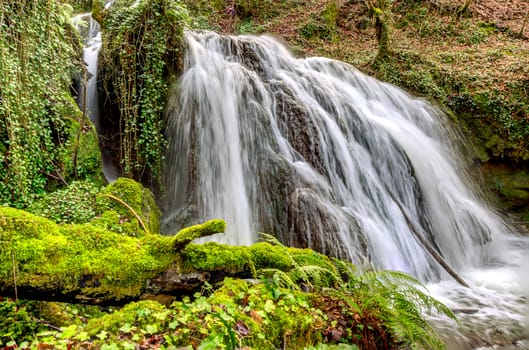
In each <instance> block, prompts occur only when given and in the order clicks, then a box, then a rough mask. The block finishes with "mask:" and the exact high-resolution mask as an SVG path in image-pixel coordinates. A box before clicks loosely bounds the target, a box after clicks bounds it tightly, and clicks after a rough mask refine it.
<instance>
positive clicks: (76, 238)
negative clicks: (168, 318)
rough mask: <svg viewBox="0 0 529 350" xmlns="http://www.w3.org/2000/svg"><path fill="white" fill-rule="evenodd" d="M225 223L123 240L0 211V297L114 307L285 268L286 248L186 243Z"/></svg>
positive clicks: (17, 212) (93, 230) (93, 228)
mask: <svg viewBox="0 0 529 350" xmlns="http://www.w3.org/2000/svg"><path fill="white" fill-rule="evenodd" d="M224 228H225V223H224V221H222V220H211V221H208V222H206V223H204V224H201V225H196V226H192V227H189V228H186V229H184V230H182V231H180V232H179V233H177V234H176V235H175V236H161V235H157V234H150V233H145V234H143V235H140V236H137V237H129V236H126V235H125V236H124V235H122V234H118V233H115V232H112V231H108V230H105V229H102V228H100V227H96V226H94V225H90V224H83V225H57V224H55V223H53V222H51V221H50V220H47V219H44V218H41V217H38V216H35V215H32V214H29V213H27V212H25V211H22V210H17V209H13V208H0V254H1V255H2V257H3V259H1V260H0V295H1V296H10V297H18V298H21V299H34V300H47V301H64V302H71V303H89V304H100V305H105V304H106V305H109V304H110V305H120V304H124V303H127V302H129V301H132V300H138V299H142V298H146V297H150V296H153V295H157V296H160V295H162V296H163V295H169V296H173V297H174V296H181V295H190V294H193V293H194V292H196V291H199V290H200V289H201V288H202V287H203V286H204V285H205V283H206V282H207V283H210V284H215V283H217V282H220V281H222V280H223V279H224V277H228V276H231V277H236V278H255V277H256V269H259V268H262V267H270V268H278V269H282V270H287V269H289V268H290V267H291V265H292V261H291V259H288V258H287V256H288V254H286V253H285V250H286V249H288V250H289V252H291V251H296V250H295V249H292V248H286V247H282V246H273V245H270V244H268V243H257V244H254V245H253V246H250V247H234V246H226V245H221V244H217V243H207V244H193V243H190V242H191V241H192V240H193V239H195V238H198V237H204V236H208V235H211V234H214V233H217V232H223V231H224ZM298 251H302V250H298ZM303 252H304V253H303V254H306V250H304V251H303ZM311 254H315V255H319V254H317V253H311Z"/></svg>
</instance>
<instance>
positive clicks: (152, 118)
mask: <svg viewBox="0 0 529 350" xmlns="http://www.w3.org/2000/svg"><path fill="white" fill-rule="evenodd" d="M96 3H98V2H96ZM131 3H132V1H125V0H120V1H116V2H115V3H114V4H113V6H112V8H111V9H110V10H108V9H104V8H101V7H102V6H101V5H100V6H99V7H96V8H97V9H98V12H97V15H96V18H97V19H98V20H99V21H100V22H101V27H102V28H103V38H102V39H103V47H102V50H101V55H100V67H99V70H98V71H99V76H100V79H101V82H102V84H103V88H104V91H105V94H104V96H103V97H102V98H103V102H102V103H101V106H102V108H103V110H104V113H103V117H102V119H101V130H102V132H101V136H100V137H101V142H102V147H103V148H104V149H106V150H107V151H108V152H111V153H113V154H114V155H115V157H116V158H117V159H118V160H119V166H120V168H121V175H122V176H126V177H130V178H134V179H136V180H139V181H141V182H142V183H144V184H147V185H148V186H149V187H151V188H157V187H158V185H159V176H160V174H161V173H160V171H161V166H162V155H163V151H164V150H165V146H166V140H165V139H164V137H163V131H164V127H165V125H164V119H163V111H164V107H165V104H166V101H167V92H168V87H169V85H170V82H171V81H174V80H175V79H176V76H175V74H177V73H178V71H179V64H180V50H181V45H182V32H183V29H184V27H185V26H187V24H188V23H189V22H190V17H189V16H188V14H187V10H186V8H185V7H184V6H183V5H182V4H181V3H180V2H179V1H174V0H149V1H139V2H138V3H137V4H136V5H135V6H131Z"/></svg>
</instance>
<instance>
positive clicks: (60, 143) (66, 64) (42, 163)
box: [0, 0, 81, 207]
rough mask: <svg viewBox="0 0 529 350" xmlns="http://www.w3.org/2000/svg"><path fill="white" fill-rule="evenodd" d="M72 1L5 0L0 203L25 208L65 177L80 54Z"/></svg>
mask: <svg viewBox="0 0 529 350" xmlns="http://www.w3.org/2000/svg"><path fill="white" fill-rule="evenodd" d="M71 10H72V8H71V6H69V5H64V4H61V3H60V2H59V1H48V0H32V1H29V0H21V1H11V0H0V62H1V64H0V135H1V141H0V203H1V204H9V205H12V206H16V207H25V206H26V205H28V204H29V203H31V202H32V201H33V200H34V199H35V198H36V197H37V196H38V195H40V194H42V193H44V191H45V190H46V187H47V186H48V185H49V184H50V182H56V180H57V179H61V178H63V177H64V176H63V175H64V174H62V173H63V164H62V163H63V162H62V160H61V154H62V153H61V152H63V151H64V150H65V149H67V148H68V146H69V135H70V130H69V128H70V121H69V120H70V119H73V118H74V117H75V115H76V110H77V107H76V106H75V103H74V102H73V99H72V98H71V96H70V93H69V91H70V90H69V88H70V84H71V81H72V76H73V75H75V74H76V73H77V70H78V69H79V68H78V67H81V65H80V57H79V55H77V54H76V51H75V49H74V47H75V44H76V43H77V37H76V35H75V32H74V31H73V28H72V27H71V26H70V24H69V17H70V11H71Z"/></svg>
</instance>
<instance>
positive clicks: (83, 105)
mask: <svg viewBox="0 0 529 350" xmlns="http://www.w3.org/2000/svg"><path fill="white" fill-rule="evenodd" d="M113 2H114V1H107V2H106V3H105V7H107V8H108V7H110V6H111V5H112V3H113ZM72 24H73V25H74V26H75V27H76V28H77V30H78V31H79V34H80V35H81V38H82V39H83V61H84V63H85V64H86V74H87V76H85V77H84V79H83V80H82V81H81V82H80V88H79V92H78V98H77V103H78V105H79V108H80V109H81V111H82V112H83V114H84V115H85V116H87V117H88V118H90V120H91V121H92V123H93V124H94V126H95V128H96V131H97V133H98V135H99V134H100V120H99V105H98V90H97V67H98V58H99V51H100V49H101V46H102V41H101V27H100V25H99V23H98V22H97V21H96V20H95V19H93V18H92V14H91V13H83V14H80V15H77V16H75V17H74V18H72ZM101 158H102V162H103V166H102V168H103V173H104V175H105V178H106V179H107V181H108V182H113V181H115V180H116V179H117V178H118V174H119V170H118V168H117V166H116V164H115V163H114V161H113V160H112V158H109V157H105V154H102V155H101Z"/></svg>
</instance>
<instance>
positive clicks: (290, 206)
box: [163, 32, 527, 349]
mask: <svg viewBox="0 0 529 350" xmlns="http://www.w3.org/2000/svg"><path fill="white" fill-rule="evenodd" d="M185 38H186V41H187V47H188V49H187V53H186V56H185V64H184V73H183V75H182V77H181V79H180V80H179V82H178V83H177V84H176V85H175V87H174V90H173V93H172V95H171V97H170V100H169V103H168V108H167V117H168V123H169V127H168V138H169V144H170V147H169V151H168V153H167V157H166V158H167V162H166V164H167V173H166V176H165V186H166V189H167V198H166V200H165V213H166V214H165V217H164V219H163V225H164V230H165V231H166V232H175V231H176V230H178V229H179V228H181V227H182V226H185V225H189V224H192V223H195V222H198V221H203V220H206V219H209V218H213V217H220V218H223V219H225V220H226V221H227V232H226V234H225V235H224V236H221V237H217V238H215V239H216V240H219V241H221V242H226V243H231V244H250V243H252V242H254V241H255V240H256V234H255V233H256V232H259V231H263V232H269V233H273V234H275V235H276V236H277V237H278V238H279V239H280V240H281V241H282V242H283V243H285V244H287V245H293V246H303V247H311V248H314V249H316V250H319V251H321V252H323V253H326V254H330V255H333V256H338V257H342V258H347V259H350V260H352V261H353V262H355V263H358V264H364V263H367V262H369V263H370V264H372V265H374V266H376V267H378V268H383V269H397V270H401V271H406V272H408V273H411V274H413V275H414V276H416V277H418V278H419V279H420V280H422V281H427V282H429V281H439V280H446V279H447V275H446V273H445V271H444V269H443V268H441V266H440V265H439V264H438V263H437V261H435V259H433V258H432V256H431V255H430V254H429V253H428V251H427V249H425V247H424V244H423V243H421V242H420V240H419V239H418V238H417V236H420V237H421V239H422V240H423V241H427V242H429V243H428V245H430V246H431V247H430V248H431V249H434V250H436V251H437V252H438V253H440V254H441V255H442V256H443V257H444V259H445V260H446V261H447V262H448V264H449V265H451V266H452V267H453V268H454V269H456V270H457V271H458V272H459V273H461V274H463V276H464V277H465V278H467V279H469V281H470V283H471V285H472V287H473V288H471V289H464V288H462V287H457V285H455V284H453V283H452V282H451V281H446V282H442V283H439V284H435V285H432V288H433V289H434V290H435V291H436V292H437V294H436V295H439V296H440V298H441V299H443V296H446V295H448V294H449V293H448V292H449V291H450V292H453V293H456V294H457V293H459V294H460V295H454V298H452V299H453V300H455V301H453V302H454V303H455V304H453V305H452V306H454V308H456V307H458V306H457V305H459V304H457V301H460V302H461V303H463V304H464V303H468V304H469V305H466V304H465V305H466V306H465V307H464V309H465V310H466V311H468V309H471V310H472V311H471V312H467V313H466V314H464V315H463V316H465V315H467V314H468V315H470V316H469V317H470V318H471V320H470V321H465V322H466V324H468V325H470V326H469V327H470V328H472V327H473V326H472V325H475V326H476V327H481V328H480V329H482V330H483V331H484V330H485V328H486V327H489V326H490V324H491V322H492V323H494V322H495V320H497V318H498V317H499V318H502V319H509V320H510V321H509V322H510V323H509V325H510V326H509V327H510V328H509V329H511V330H512V329H515V328H516V327H523V326H521V314H520V311H519V310H520V308H521V305H523V303H524V301H523V299H521V297H520V296H519V295H520V294H519V293H520V291H519V290H517V289H516V288H515V287H513V286H514V284H515V283H516V278H512V281H510V282H509V283H510V284H509V283H507V284H509V285H508V287H507V288H506V289H505V290H503V291H500V290H501V288H500V287H499V286H491V285H490V283H489V284H485V283H482V282H483V281H480V277H479V276H483V275H486V274H487V273H490V271H496V270H495V269H497V268H499V267H500V266H501V267H502V268H503V266H504V261H508V259H511V260H509V261H510V262H511V263H512V264H513V266H514V265H516V264H518V262H517V261H519V257H520V256H521V255H520V254H515V253H516V252H520V251H523V250H525V251H527V247H525V248H516V249H515V247H514V245H513V244H511V242H510V241H509V239H507V237H508V232H507V231H508V228H507V227H506V226H505V225H504V224H503V222H502V220H501V219H500V218H499V217H498V216H497V215H496V214H495V213H494V212H493V211H491V210H490V209H488V208H487V207H486V206H485V205H483V204H482V203H481V201H480V200H479V199H478V197H477V196H476V195H475V194H474V193H473V191H472V190H471V189H470V188H471V186H470V185H469V183H470V182H469V181H468V180H467V179H466V177H465V175H464V171H463V170H462V166H461V165H460V161H459V160H458V157H457V156H455V155H456V154H457V153H458V152H457V151H456V147H455V146H454V143H453V142H455V140H456V139H455V137H454V135H452V133H451V132H450V130H449V128H448V127H447V126H446V125H445V124H446V120H445V119H446V118H445V117H444V116H443V115H442V114H441V113H440V112H438V111H437V110H436V109H435V108H433V107H432V106H431V105H430V104H428V103H426V102H425V101H422V100H420V99H415V98H412V97H411V96H409V95H408V94H406V93H405V92H403V91H402V90H400V89H398V88H396V87H394V86H391V85H388V84H384V83H381V82H379V81H377V80H375V79H373V78H370V77H367V76H365V75H363V74H362V73H360V72H359V71H357V70H356V69H354V68H353V67H351V66H349V65H347V64H344V63H341V62H337V61H333V60H329V59H324V58H309V59H296V58H294V57H292V55H291V54H290V53H289V52H288V51H287V50H286V49H285V48H284V47H283V46H282V45H280V44H279V43H278V42H276V41H275V40H273V39H272V38H270V37H266V36H264V37H252V36H240V37H228V36H221V35H218V34H215V33H212V32H200V33H197V32H187V33H186V34H185ZM524 244H525V243H524V241H523V240H522V243H520V244H519V245H524ZM505 252H512V254H511V256H510V257H506V256H505V254H503V253H505ZM515 258H516V259H517V260H515ZM507 269H510V270H509V271H512V270H513V269H514V268H513V267H512V266H511V267H509V268H507ZM476 271H486V272H483V274H481V273H478V272H476ZM511 275H512V274H511ZM489 282H490V281H489ZM496 287H498V288H496ZM503 287H504V286H503ZM503 287H502V288H503ZM511 287H512V288H511ZM480 293H481V294H480ZM507 295H508V296H507ZM496 296H497V298H496ZM503 296H505V298H504V299H502V297H503ZM481 298H491V300H489V299H487V300H481ZM452 299H450V300H452ZM499 300H501V301H502V302H503V303H504V304H508V307H504V308H503V309H502V307H496V308H495V306H494V303H496V302H498V301H499ZM479 303H481V305H492V306H491V307H490V310H500V309H501V310H504V311H502V312H498V313H497V314H494V313H493V312H488V313H485V315H483V313H481V312H474V309H475V308H479V309H480V310H481V308H480V306H479V305H480V304H479ZM456 304H457V305H456ZM496 306H497V305H496ZM504 306H505V305H504ZM517 308H518V313H516V312H515V311H516V309H517ZM462 309H463V307H462ZM487 310H488V309H487ZM505 310H507V311H505ZM473 314H474V316H475V317H474V318H473V319H472V317H473V316H472V315H473ZM507 314H508V317H507V316H506V315H507ZM465 317H466V316H465ZM476 320H477V321H476ZM473 322H474V323H473ZM476 322H477V323H476ZM484 327H485V328H484ZM489 328H490V327H489ZM516 329H518V328H516ZM520 329H521V328H520ZM478 332H479V331H478ZM467 333H468V332H467ZM515 333H516V334H520V333H523V332H518V331H516V332H515ZM465 337H466V338H465ZM461 338H462V339H466V340H462V341H461V342H458V344H457V345H456V347H455V348H456V349H458V348H467V347H469V348H470V347H471V346H474V347H475V346H477V344H481V345H487V344H490V343H492V341H491V342H488V343H487V341H485V340H484V341H482V342H481V343H479V342H477V341H476V340H475V339H470V340H468V339H469V336H468V334H467V335H462V336H461ZM521 339H523V338H521ZM467 340H468V341H467ZM511 340H512V337H511ZM513 341H514V340H513ZM472 344H473V345H472Z"/></svg>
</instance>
